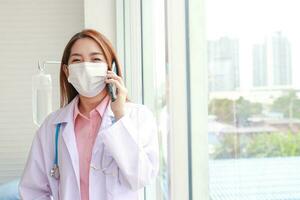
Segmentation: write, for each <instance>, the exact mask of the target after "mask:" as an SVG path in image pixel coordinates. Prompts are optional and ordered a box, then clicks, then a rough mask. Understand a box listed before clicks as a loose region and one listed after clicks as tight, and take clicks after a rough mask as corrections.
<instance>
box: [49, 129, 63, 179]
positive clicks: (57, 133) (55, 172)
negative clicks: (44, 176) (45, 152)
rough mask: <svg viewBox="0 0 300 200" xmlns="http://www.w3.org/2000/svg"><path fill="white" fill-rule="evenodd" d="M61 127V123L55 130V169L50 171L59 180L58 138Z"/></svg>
mask: <svg viewBox="0 0 300 200" xmlns="http://www.w3.org/2000/svg"><path fill="white" fill-rule="evenodd" d="M60 127H61V123H59V124H57V125H56V130H55V147H54V148H55V157H54V164H53V167H52V169H51V171H50V176H51V177H53V178H55V179H57V180H58V179H59V167H58V136H59V130H60Z"/></svg>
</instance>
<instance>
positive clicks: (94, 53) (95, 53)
mask: <svg viewBox="0 0 300 200" xmlns="http://www.w3.org/2000/svg"><path fill="white" fill-rule="evenodd" d="M93 55H103V54H102V53H101V52H92V53H90V56H93Z"/></svg>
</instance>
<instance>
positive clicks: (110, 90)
mask: <svg viewBox="0 0 300 200" xmlns="http://www.w3.org/2000/svg"><path fill="white" fill-rule="evenodd" d="M112 71H113V72H115V73H116V74H118V69H117V66H116V64H115V62H113V63H112ZM108 93H109V95H110V97H111V101H112V102H114V101H115V100H116V99H117V94H116V87H115V86H114V84H112V83H108Z"/></svg>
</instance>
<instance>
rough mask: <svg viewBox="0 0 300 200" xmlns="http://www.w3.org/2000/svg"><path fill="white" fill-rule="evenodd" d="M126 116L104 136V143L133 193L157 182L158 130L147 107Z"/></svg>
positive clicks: (141, 106)
mask: <svg viewBox="0 0 300 200" xmlns="http://www.w3.org/2000/svg"><path fill="white" fill-rule="evenodd" d="M135 109H136V110H135V111H134V112H133V113H131V114H129V113H126V114H125V115H124V116H123V117H122V118H120V119H119V120H118V121H116V122H115V123H114V124H113V125H112V126H111V127H110V128H108V129H107V130H106V131H105V133H104V134H103V142H104V144H105V146H106V148H107V149H108V151H109V152H110V154H111V155H112V156H113V158H114V160H115V161H116V163H117V165H118V167H119V169H120V172H121V173H122V174H121V175H122V177H124V178H125V180H126V183H125V182H124V181H123V184H127V185H128V186H129V187H130V188H131V189H132V190H138V189H141V188H142V187H144V186H146V185H148V184H149V183H151V182H152V181H154V180H155V178H156V176H157V173H158V168H159V158H158V157H159V156H158V138H157V126H156V121H155V118H154V116H153V114H152V112H151V111H150V110H149V109H148V108H147V107H146V106H143V105H140V107H137V108H135Z"/></svg>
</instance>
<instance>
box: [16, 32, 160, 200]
mask: <svg viewBox="0 0 300 200" xmlns="http://www.w3.org/2000/svg"><path fill="white" fill-rule="evenodd" d="M113 63H115V66H116V67H117V69H118V70H117V74H116V73H114V72H112V71H111V70H112V65H113ZM109 83H110V84H112V85H114V86H115V88H116V90H117V91H116V99H115V100H114V101H112V97H111V95H110V93H109V89H108V86H107V85H108V84H109ZM60 92H61V107H62V108H61V109H59V110H57V111H55V112H53V113H51V114H50V115H49V116H48V117H47V118H46V119H45V121H44V122H43V124H42V125H41V127H40V128H39V129H38V131H37V133H36V135H35V137H34V140H33V143H32V146H31V150H30V153H29V156H28V160H27V163H26V166H25V169H24V172H23V175H22V178H21V181H20V185H19V193H20V196H21V198H22V199H24V200H35V199H36V200H37V199H39V200H46V199H54V200H59V199H63V200H80V199H81V200H88V199H89V200H137V199H139V197H138V196H139V195H138V193H139V191H140V190H142V189H143V188H144V187H145V186H146V185H147V184H149V183H151V182H153V181H154V180H155V178H156V176H157V173H158V166H159V160H158V141H157V128H156V123H155V119H154V117H153V114H152V113H151V111H150V110H149V109H148V108H147V107H145V106H144V105H138V104H134V103H131V102H129V101H128V100H127V89H126V88H125V86H124V83H123V79H122V73H121V69H120V65H119V62H118V59H117V57H116V54H115V52H114V50H113V48H112V45H111V44H110V42H109V41H108V40H107V39H106V38H105V37H104V36H103V35H102V34H100V33H99V32H97V31H95V30H91V29H86V30H83V31H81V32H79V33H77V34H75V35H74V36H73V37H72V38H71V40H70V41H69V43H68V44H67V46H66V48H65V50H64V54H63V57H62V64H61V70H60ZM105 102H106V103H105ZM103 108H105V109H103ZM97 112H99V113H97ZM101 112H102V113H101ZM75 113H77V114H78V116H79V115H80V116H81V120H82V121H80V122H79V121H78V119H76V118H75V116H76V115H75ZM95 113H97V114H95ZM78 116H77V118H78ZM77 123H78V124H77ZM92 133H95V134H92ZM85 134H88V135H89V136H88V137H86V135H85ZM86 158H87V159H86ZM84 166H88V167H87V168H84ZM87 173H88V174H87ZM86 174H87V175H86Z"/></svg>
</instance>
